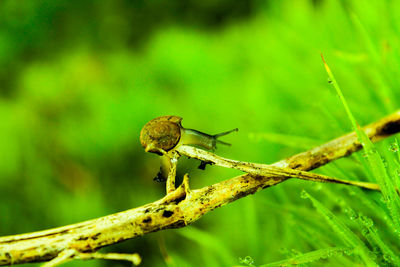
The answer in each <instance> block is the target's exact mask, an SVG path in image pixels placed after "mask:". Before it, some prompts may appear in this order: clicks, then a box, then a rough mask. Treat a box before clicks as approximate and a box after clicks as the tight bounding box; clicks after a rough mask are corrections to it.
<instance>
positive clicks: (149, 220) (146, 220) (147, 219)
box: [143, 217, 151, 223]
mask: <svg viewBox="0 0 400 267" xmlns="http://www.w3.org/2000/svg"><path fill="white" fill-rule="evenodd" d="M143 222H144V223H149V222H151V218H150V217H148V218H146V219H144V220H143Z"/></svg>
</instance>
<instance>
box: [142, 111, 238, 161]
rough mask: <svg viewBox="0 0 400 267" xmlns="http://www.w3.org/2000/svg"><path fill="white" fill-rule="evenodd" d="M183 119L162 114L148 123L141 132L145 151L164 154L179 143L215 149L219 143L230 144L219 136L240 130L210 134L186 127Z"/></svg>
mask: <svg viewBox="0 0 400 267" xmlns="http://www.w3.org/2000/svg"><path fill="white" fill-rule="evenodd" d="M181 121H182V118H181V117H178V116H161V117H158V118H155V119H152V120H151V121H149V122H148V123H146V125H145V126H144V127H143V129H142V131H141V132H140V143H141V144H142V146H143V147H144V149H145V151H146V152H152V153H156V154H158V155H160V156H162V155H164V154H166V153H167V152H168V151H170V150H172V149H174V148H176V147H178V146H179V145H194V146H199V147H202V148H204V149H207V150H212V151H213V150H215V149H216V148H217V144H223V145H227V146H230V144H229V143H226V142H223V141H221V140H218V138H219V137H221V136H224V135H227V134H230V133H232V132H236V131H238V128H235V129H233V130H230V131H227V132H223V133H219V134H215V135H209V134H206V133H203V132H200V131H197V130H193V129H187V128H184V127H182V124H181Z"/></svg>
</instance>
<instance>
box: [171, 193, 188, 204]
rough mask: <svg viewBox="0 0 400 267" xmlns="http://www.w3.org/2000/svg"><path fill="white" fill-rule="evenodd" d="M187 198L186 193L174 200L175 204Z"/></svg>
mask: <svg viewBox="0 0 400 267" xmlns="http://www.w3.org/2000/svg"><path fill="white" fill-rule="evenodd" d="M185 199H186V194H185V195H184V196H182V197H179V198H177V199H175V200H174V201H173V202H174V203H175V204H179V203H180V202H182V201H184V200H185Z"/></svg>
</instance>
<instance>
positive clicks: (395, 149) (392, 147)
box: [389, 143, 399, 153]
mask: <svg viewBox="0 0 400 267" xmlns="http://www.w3.org/2000/svg"><path fill="white" fill-rule="evenodd" d="M389 150H390V151H392V152H393V153H396V152H399V145H398V144H397V143H391V144H390V146H389Z"/></svg>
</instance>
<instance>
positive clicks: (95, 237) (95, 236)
mask: <svg viewBox="0 0 400 267" xmlns="http://www.w3.org/2000/svg"><path fill="white" fill-rule="evenodd" d="M100 235H101V233H97V234H95V235H94V236H92V239H93V240H97V239H98V238H99V236H100Z"/></svg>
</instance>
